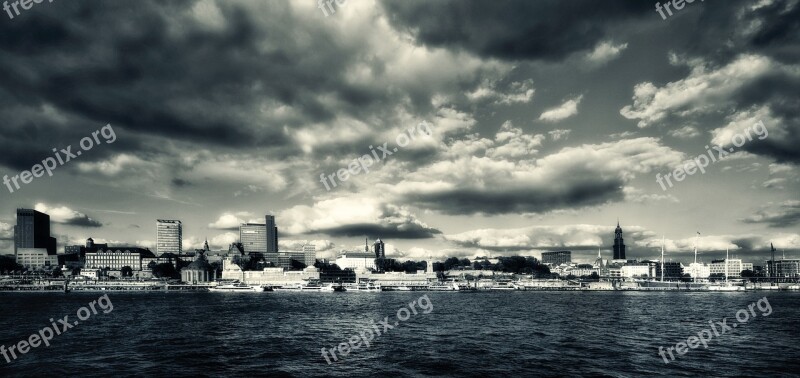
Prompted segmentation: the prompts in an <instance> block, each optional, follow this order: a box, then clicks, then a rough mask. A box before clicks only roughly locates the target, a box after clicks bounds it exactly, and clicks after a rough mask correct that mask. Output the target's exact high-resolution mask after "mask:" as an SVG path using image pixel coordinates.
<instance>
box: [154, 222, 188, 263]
mask: <svg viewBox="0 0 800 378" xmlns="http://www.w3.org/2000/svg"><path fill="white" fill-rule="evenodd" d="M156 252H157V253H158V255H159V256H161V254H162V253H174V254H176V255H177V254H180V253H181V252H183V224H182V223H181V221H179V220H169V219H157V220H156Z"/></svg>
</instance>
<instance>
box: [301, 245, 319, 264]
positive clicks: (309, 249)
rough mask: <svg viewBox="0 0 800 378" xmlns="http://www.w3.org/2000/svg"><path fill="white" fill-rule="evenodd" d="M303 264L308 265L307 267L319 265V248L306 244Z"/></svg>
mask: <svg viewBox="0 0 800 378" xmlns="http://www.w3.org/2000/svg"><path fill="white" fill-rule="evenodd" d="M303 257H304V260H305V261H303V263H304V264H306V266H307V267H309V266H314V264H316V263H317V248H316V247H315V246H314V244H306V245H304V246H303Z"/></svg>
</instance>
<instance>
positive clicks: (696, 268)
mask: <svg viewBox="0 0 800 378" xmlns="http://www.w3.org/2000/svg"><path fill="white" fill-rule="evenodd" d="M687 273H689V276H690V277H692V278H708V277H710V276H711V267H709V266H708V265H706V264H703V263H691V264H689V270H688V271H687Z"/></svg>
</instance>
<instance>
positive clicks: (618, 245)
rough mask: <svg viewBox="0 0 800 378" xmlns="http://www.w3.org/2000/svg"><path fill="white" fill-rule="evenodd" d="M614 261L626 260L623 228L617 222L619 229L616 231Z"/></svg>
mask: <svg viewBox="0 0 800 378" xmlns="http://www.w3.org/2000/svg"><path fill="white" fill-rule="evenodd" d="M614 260H625V243H624V242H623V240H622V227H620V226H619V221H617V229H616V230H614Z"/></svg>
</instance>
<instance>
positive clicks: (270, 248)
mask: <svg viewBox="0 0 800 378" xmlns="http://www.w3.org/2000/svg"><path fill="white" fill-rule="evenodd" d="M265 218H266V224H265V228H266V236H265V237H266V243H267V247H266V250H265V251H264V252H266V253H268V254H275V253H278V227H277V226H276V225H275V216H274V215H267V216H265Z"/></svg>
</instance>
